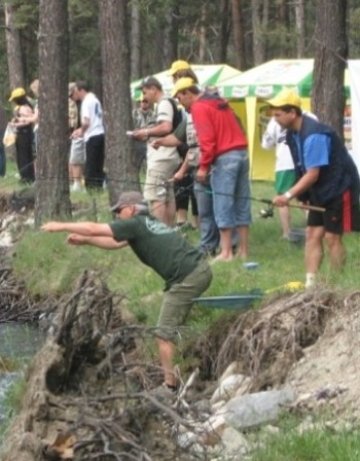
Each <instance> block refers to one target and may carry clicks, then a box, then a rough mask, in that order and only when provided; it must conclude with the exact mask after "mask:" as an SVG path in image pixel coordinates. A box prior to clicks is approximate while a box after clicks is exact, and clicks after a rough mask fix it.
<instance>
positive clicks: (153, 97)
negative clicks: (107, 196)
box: [133, 76, 181, 226]
mask: <svg viewBox="0 0 360 461" xmlns="http://www.w3.org/2000/svg"><path fill="white" fill-rule="evenodd" d="M141 89H142V92H143V95H144V98H145V99H146V100H147V101H149V102H150V104H156V123H155V125H154V126H152V127H149V128H140V129H138V130H134V132H133V137H134V139H136V140H139V141H147V152H146V156H147V170H146V180H145V186H144V197H145V200H147V201H148V202H149V203H150V208H151V213H152V214H153V215H154V216H155V217H156V218H158V219H159V220H160V221H163V222H164V223H165V224H167V225H169V226H173V225H174V220H175V213H176V209H175V195H174V185H173V182H172V181H170V180H171V178H172V177H173V175H174V172H175V171H176V169H177V168H178V166H179V165H180V163H181V160H180V157H179V154H178V151H177V148H176V147H164V146H161V147H160V148H159V149H154V148H153V147H152V145H151V141H153V140H154V139H156V138H159V137H161V136H166V135H167V134H169V133H171V132H172V131H173V129H174V125H173V123H174V116H175V114H174V107H173V105H172V104H171V102H170V101H169V99H168V98H166V97H165V96H164V93H163V90H162V86H161V83H160V82H159V81H158V80H157V79H156V78H155V77H152V76H150V77H147V78H146V79H145V80H143V82H142V84H141Z"/></svg>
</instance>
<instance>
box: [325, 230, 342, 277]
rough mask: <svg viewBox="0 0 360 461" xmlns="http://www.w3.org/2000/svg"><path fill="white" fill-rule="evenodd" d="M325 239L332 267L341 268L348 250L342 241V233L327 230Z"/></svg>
mask: <svg viewBox="0 0 360 461" xmlns="http://www.w3.org/2000/svg"><path fill="white" fill-rule="evenodd" d="M324 239H325V242H326V245H327V248H328V251H329V257H330V265H331V267H332V269H336V270H338V269H341V268H342V267H343V266H344V264H345V260H346V250H345V247H344V245H343V242H342V235H338V234H332V233H330V232H326V233H325V237H324Z"/></svg>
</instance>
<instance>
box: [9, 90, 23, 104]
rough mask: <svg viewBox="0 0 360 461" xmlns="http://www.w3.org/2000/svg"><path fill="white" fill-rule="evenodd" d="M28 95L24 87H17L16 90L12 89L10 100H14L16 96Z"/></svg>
mask: <svg viewBox="0 0 360 461" xmlns="http://www.w3.org/2000/svg"><path fill="white" fill-rule="evenodd" d="M25 95H26V92H25V90H24V88H20V87H19V88H15V89H14V90H12V92H11V95H10V98H9V101H10V102H11V101H13V100H14V99H16V98H21V97H22V96H25Z"/></svg>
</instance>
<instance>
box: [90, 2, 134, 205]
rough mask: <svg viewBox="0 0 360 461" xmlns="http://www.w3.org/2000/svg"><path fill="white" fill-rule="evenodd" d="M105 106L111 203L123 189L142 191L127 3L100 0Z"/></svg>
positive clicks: (107, 164) (106, 157) (106, 156)
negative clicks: (132, 130) (135, 147)
mask: <svg viewBox="0 0 360 461" xmlns="http://www.w3.org/2000/svg"><path fill="white" fill-rule="evenodd" d="M99 4H100V31H101V55H102V63H103V66H102V67H103V94H104V99H103V108H104V123H105V136H106V142H105V146H106V150H105V164H106V167H107V172H108V186H109V199H110V203H114V202H115V201H116V200H117V199H118V197H119V194H120V192H122V191H124V190H129V189H131V190H139V178H138V172H137V170H136V166H135V162H134V160H135V158H134V153H133V149H132V143H131V140H130V139H129V138H128V137H127V136H126V130H129V129H130V128H131V126H132V120H131V99H130V71H129V69H130V52H129V48H128V43H129V42H128V40H127V37H128V35H127V27H126V23H127V2H119V1H118V0H99Z"/></svg>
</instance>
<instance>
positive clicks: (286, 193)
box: [284, 190, 293, 200]
mask: <svg viewBox="0 0 360 461" xmlns="http://www.w3.org/2000/svg"><path fill="white" fill-rule="evenodd" d="M284 195H285V197H286V198H287V199H288V200H291V199H292V198H293V196H292V193H291V192H290V191H289V190H288V191H286V192H285V194H284Z"/></svg>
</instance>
